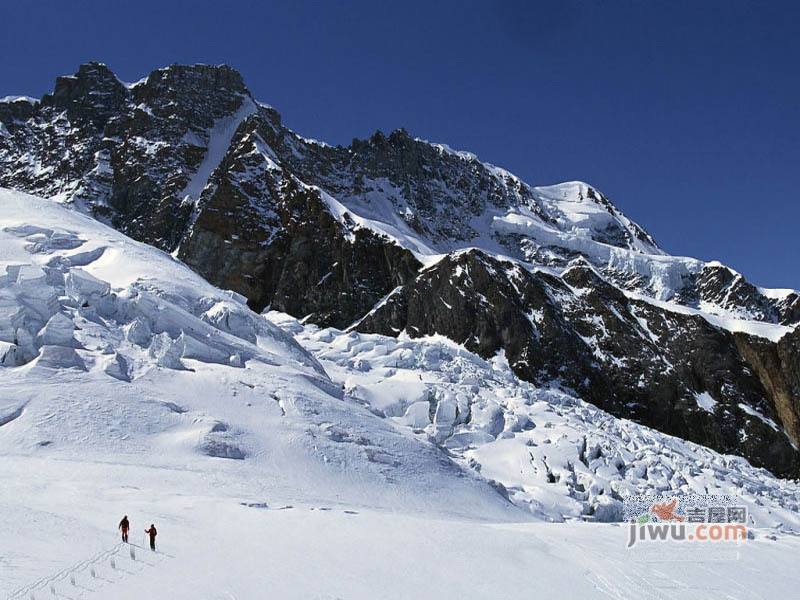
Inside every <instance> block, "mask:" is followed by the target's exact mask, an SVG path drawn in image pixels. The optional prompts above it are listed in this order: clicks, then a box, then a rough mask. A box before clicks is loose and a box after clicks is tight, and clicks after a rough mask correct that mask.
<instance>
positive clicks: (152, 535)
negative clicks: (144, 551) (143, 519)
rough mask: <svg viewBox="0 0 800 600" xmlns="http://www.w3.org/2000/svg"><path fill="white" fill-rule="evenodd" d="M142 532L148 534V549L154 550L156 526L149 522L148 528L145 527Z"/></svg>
mask: <svg viewBox="0 0 800 600" xmlns="http://www.w3.org/2000/svg"><path fill="white" fill-rule="evenodd" d="M144 532H145V533H146V534H147V535H149V536H150V550H152V551H153V552H155V551H156V536H157V535H158V531H156V526H155V525H153V524H152V523H150V529H145V530H144Z"/></svg>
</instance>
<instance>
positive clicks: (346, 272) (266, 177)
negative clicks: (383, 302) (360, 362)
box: [180, 118, 420, 328]
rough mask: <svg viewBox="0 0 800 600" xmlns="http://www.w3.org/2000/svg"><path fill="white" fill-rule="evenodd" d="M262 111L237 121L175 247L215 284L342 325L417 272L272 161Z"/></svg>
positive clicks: (258, 303) (257, 305)
mask: <svg viewBox="0 0 800 600" xmlns="http://www.w3.org/2000/svg"><path fill="white" fill-rule="evenodd" d="M264 129H265V126H264V124H263V122H262V120H261V119H259V118H253V119H250V120H248V121H247V122H246V123H244V124H243V125H242V126H241V127H240V130H239V132H238V133H237V138H236V139H235V140H234V143H233V144H232V146H231V150H230V152H229V153H228V156H227V157H226V158H225V160H224V162H223V164H222V165H221V166H220V168H219V170H218V172H217V174H216V175H215V177H214V178H213V180H212V185H211V186H210V187H209V188H208V189H207V190H206V193H204V195H203V197H202V199H201V202H200V205H199V209H198V216H197V219H196V220H195V222H194V224H193V226H192V230H191V233H190V234H189V236H188V238H187V240H186V241H185V242H184V243H183V245H182V246H181V249H180V257H181V258H182V259H183V260H184V261H185V262H186V263H187V264H189V265H190V266H192V267H193V268H194V269H195V270H197V271H198V272H199V273H201V274H202V275H204V276H205V277H206V278H207V279H209V280H210V281H213V282H214V283H216V284H217V285H221V286H223V287H227V288H230V289H235V290H237V291H239V292H241V293H243V294H244V295H246V296H247V298H248V299H249V300H250V304H251V306H253V308H254V309H256V310H262V309H263V308H265V307H267V306H269V307H271V308H274V309H276V310H282V311H285V312H289V313H291V314H295V315H298V316H303V317H308V318H310V319H311V320H312V321H313V322H315V323H319V324H321V325H324V326H336V327H340V328H344V327H346V326H348V325H349V324H351V323H352V322H353V321H355V320H356V319H357V318H358V317H360V316H362V315H363V314H365V313H366V312H368V311H369V310H370V309H371V308H372V307H373V306H374V305H375V304H376V303H377V302H378V301H379V300H380V299H381V298H382V297H383V296H385V295H386V294H387V293H389V292H390V291H391V290H392V289H394V288H395V287H397V286H399V285H402V284H403V283H404V282H405V281H407V280H409V279H410V278H411V277H413V275H414V274H415V273H416V271H417V269H418V268H419V266H420V264H419V263H418V262H417V260H416V259H415V258H414V257H413V255H412V254H411V253H410V252H409V251H408V250H404V249H403V248H401V247H400V246H397V245H396V244H394V243H392V242H391V241H390V240H388V239H386V238H383V237H381V236H379V235H376V234H375V233H373V232H371V231H370V230H368V229H364V228H359V227H355V226H354V223H352V222H350V223H348V222H347V220H344V222H339V221H337V220H336V219H335V218H334V216H333V215H332V214H331V212H330V211H329V210H328V207H327V205H326V204H325V202H324V200H323V197H322V193H321V192H320V191H319V190H318V189H315V188H311V187H309V186H307V185H305V184H303V183H302V182H301V181H299V180H298V179H297V178H295V177H294V176H293V175H292V174H291V173H290V172H289V171H287V170H286V169H283V168H281V167H279V166H277V165H276V164H275V163H274V162H273V161H272V159H271V158H270V157H269V155H268V153H265V152H264V151H265V150H266V148H267V147H266V146H265V145H264V143H263V139H262V134H264V133H265V131H264Z"/></svg>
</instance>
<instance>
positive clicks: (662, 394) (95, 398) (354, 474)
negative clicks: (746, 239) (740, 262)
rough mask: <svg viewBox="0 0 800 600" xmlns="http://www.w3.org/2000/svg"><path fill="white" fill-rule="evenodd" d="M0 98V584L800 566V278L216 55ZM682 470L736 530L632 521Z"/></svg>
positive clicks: (186, 593) (518, 585)
mask: <svg viewBox="0 0 800 600" xmlns="http://www.w3.org/2000/svg"><path fill="white" fill-rule="evenodd" d="M0 126H1V127H0V185H2V186H3V187H0V540H2V543H0V598H9V599H10V600H36V599H42V598H66V599H70V600H77V599H79V598H80V599H92V598H98V599H112V600H115V599H121V600H124V599H127V598H138V597H141V596H142V595H147V596H149V597H152V598H169V599H171V600H183V599H186V600H190V599H191V600H196V599H200V598H203V599H205V598H208V599H215V600H216V599H218V600H260V599H262V598H280V599H284V598H286V599H294V598H297V599H319V600H333V599H348V600H349V599H376V598H387V599H418V598H419V599H427V598H431V599H437V600H440V599H451V598H452V599H456V598H465V599H473V598H475V599H492V600H494V599H511V598H525V599H528V598H567V599H569V598H612V599H628V598H630V599H634V598H637V599H638V598H648V599H658V600H661V599H664V600H666V599H673V598H680V599H683V598H689V599H695V598H696V599H708V600H711V599H714V600H716V599H719V598H730V599H741V600H745V599H759V598H765V599H766V598H769V599H772V598H791V597H794V596H795V595H796V593H797V589H798V587H800V572H798V570H797V564H798V559H800V481H798V479H797V473H799V472H800V471H798V468H799V467H798V465H800V458H798V456H800V452H798V449H797V439H798V435H800V417H798V409H797V406H798V405H800V404H798V399H797V397H796V390H795V391H794V392H792V389H793V388H792V385H793V383H792V382H793V381H794V380H793V379H792V377H795V376H796V374H797V373H798V370H797V364H798V357H800V351H798V348H799V347H800V343H798V341H797V340H798V335H797V332H796V325H797V323H798V322H800V297H799V296H798V294H797V292H795V291H793V290H766V289H761V288H757V287H755V286H752V285H751V284H749V283H747V282H746V280H745V279H744V278H743V277H742V276H741V275H740V274H738V273H736V272H735V271H733V270H731V269H729V268H728V267H725V266H724V265H721V264H719V263H707V262H703V261H699V260H695V259H692V258H686V257H676V256H671V255H669V254H667V253H666V252H665V251H664V250H663V249H661V248H660V247H659V246H658V245H657V244H656V242H655V240H654V239H653V238H652V237H651V236H650V235H649V234H647V233H646V232H645V231H644V230H643V229H642V228H641V227H640V226H638V225H637V224H636V223H634V222H633V221H631V220H630V219H628V218H627V217H626V216H625V215H623V214H622V213H621V212H620V211H619V210H617V209H616V208H615V207H614V206H613V205H612V204H611V202H610V201H609V200H608V199H607V198H606V197H605V196H603V195H602V194H600V193H599V192H598V191H597V190H595V189H593V188H592V187H591V186H589V185H587V184H584V183H580V182H569V183H563V184H558V185H555V186H546V187H530V186H528V185H527V184H525V183H524V182H522V181H520V180H519V179H518V178H516V177H515V176H513V175H512V174H510V173H508V172H507V171H504V170H503V169H500V168H498V167H494V166H492V165H489V164H486V163H482V162H480V161H479V160H477V158H476V157H475V156H474V155H471V154H469V153H466V152H458V151H454V150H452V149H450V148H449V147H447V146H445V145H443V144H432V143H429V142H426V141H424V140H420V139H417V138H412V137H410V136H409V135H408V134H406V133H405V132H403V131H398V132H395V133H393V134H391V135H390V136H388V137H386V136H383V135H382V134H380V135H379V134H376V135H375V136H373V138H370V139H369V140H362V141H354V143H353V146H351V147H350V148H341V147H336V148H334V147H331V146H328V145H326V144H323V143H321V142H317V141H315V140H310V139H307V138H303V137H301V136H299V135H297V134H295V133H294V132H292V131H290V130H288V129H287V128H285V127H284V126H283V125H282V124H281V123H280V117H279V115H277V113H276V112H275V111H274V109H272V108H270V107H268V106H266V105H263V104H261V103H258V102H256V101H255V100H254V99H253V98H252V97H251V96H250V95H249V92H248V91H247V89H246V88H245V87H244V84H243V83H242V82H241V80H240V77H239V76H238V74H237V73H235V72H234V71H233V70H232V69H230V68H227V67H207V66H198V65H195V66H188V67H182V66H173V67H167V68H165V69H160V70H157V71H154V72H153V73H151V74H150V76H149V77H147V78H145V79H143V80H142V81H140V82H137V83H135V84H123V83H122V82H120V81H118V80H117V79H116V77H114V76H113V74H111V72H110V71H109V70H108V69H107V67H105V66H104V65H100V64H98V63H92V64H90V65H84V66H82V67H81V69H80V70H79V72H78V73H76V75H74V76H69V77H63V78H59V81H58V82H57V85H56V90H55V91H54V93H53V94H52V95H48V96H46V97H45V98H44V99H43V100H41V101H40V100H36V99H30V98H27V97H25V98H22V97H9V98H6V99H3V100H0ZM156 193H158V194H160V195H159V196H158V198H159V199H158V201H157V202H156V201H152V202H151V200H152V198H153V197H154V196H153V194H156ZM309 248H311V250H309ZM502 319H506V320H502ZM582 386H583V387H582ZM793 393H794V394H795V395H794V396H793V395H792V394H793ZM651 397H653V398H657V399H658V402H660V403H661V405H664V404H668V403H672V404H671V406H672V408H673V409H674V410H673V411H672V412H670V413H669V414H668V415H666V416H664V414H663V413H661V412H659V404H658V403H656V402H654V403H651V404H648V399H649V398H651ZM667 494H700V495H711V496H732V497H735V498H736V499H737V502H739V503H740V504H742V505H744V506H746V508H747V511H748V519H749V520H748V527H749V536H748V539H747V540H746V541H744V542H742V543H740V544H730V543H724V544H723V543H708V544H698V543H695V544H686V543H683V544H681V543H677V542H675V543H666V544H653V545H651V546H648V547H643V546H641V545H640V546H638V547H635V548H631V549H629V548H627V542H628V524H627V523H625V522H623V503H624V500H625V498H627V497H630V496H636V495H648V496H653V497H656V496H662V495H667ZM123 514H127V515H128V516H129V518H130V520H131V523H132V530H131V539H130V542H131V544H130V545H123V544H120V543H119V539H118V538H119V534H118V532H117V531H116V524H117V523H118V522H119V520H120V518H121V517H122V515H123ZM151 523H155V524H156V526H157V527H158V531H159V535H158V542H157V543H158V551H157V552H155V553H153V552H151V551H150V550H149V548H147V543H146V540H145V533H144V530H145V529H146V528H147V527H149V526H150V524H151Z"/></svg>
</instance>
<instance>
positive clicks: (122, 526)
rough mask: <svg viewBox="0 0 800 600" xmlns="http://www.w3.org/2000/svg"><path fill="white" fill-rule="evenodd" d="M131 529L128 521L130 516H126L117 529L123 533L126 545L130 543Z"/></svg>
mask: <svg viewBox="0 0 800 600" xmlns="http://www.w3.org/2000/svg"><path fill="white" fill-rule="evenodd" d="M130 528H131V524H130V522H129V521H128V515H125V516H124V517H122V521H120V522H119V526H118V527H117V529H119V530H120V531H121V532H122V541H123V542H125V543H126V544H127V543H128V530H129V529H130Z"/></svg>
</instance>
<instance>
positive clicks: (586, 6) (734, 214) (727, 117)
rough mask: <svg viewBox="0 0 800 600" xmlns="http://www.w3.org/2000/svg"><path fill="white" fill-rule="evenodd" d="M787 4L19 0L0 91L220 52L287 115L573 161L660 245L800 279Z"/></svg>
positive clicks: (503, 158)
mask: <svg viewBox="0 0 800 600" xmlns="http://www.w3.org/2000/svg"><path fill="white" fill-rule="evenodd" d="M798 22H800V4H798V3H789V2H787V3H783V2H779V1H773V2H747V1H744V0H742V1H738V2H736V1H727V2H723V1H713V0H705V1H703V2H697V1H692V2H684V1H682V0H672V1H669V2H666V1H664V2H662V1H656V0H653V1H650V2H648V1H645V0H641V1H625V0H619V1H615V2H590V1H583V2H578V1H574V0H561V1H555V0H554V1H545V2H535V1H534V2H518V1H508V2H501V3H497V4H492V3H489V2H469V1H462V2H452V3H451V2H431V1H427V2H419V3H418V2H410V1H404V2H395V3H384V2H321V1H320V2H300V1H294V2H266V1H265V2H219V1H217V2H204V1H199V0H198V1H195V2H147V1H138V2H135V3H123V2H113V1H112V2H109V1H106V2H91V1H84V2H71V3H67V2H51V3H47V2H36V1H31V2H15V3H5V4H4V6H3V10H2V17H1V18H0V56H2V57H3V58H2V60H1V61H0V96H3V95H6V94H29V95H34V96H40V95H41V94H42V93H44V92H46V91H48V90H49V89H51V88H52V84H53V80H54V79H55V77H56V76H57V75H59V74H65V73H72V72H74V71H75V69H76V68H77V66H78V64H80V63H81V62H85V61H88V60H100V61H102V62H105V63H107V64H108V65H109V66H110V67H111V68H112V69H113V70H114V71H115V72H116V73H117V74H118V75H119V76H120V77H121V78H122V79H125V80H131V81H132V80H136V79H139V78H140V77H142V76H143V75H145V74H146V73H148V72H149V71H150V70H152V69H154V68H156V67H159V66H163V65H166V64H169V63H173V62H205V63H223V62H225V63H229V64H231V65H232V66H234V67H236V68H238V69H239V70H240V71H241V72H242V74H243V75H244V78H245V81H246V82H247V84H248V86H249V87H250V89H251V90H252V91H253V92H254V94H255V95H256V96H257V97H258V98H259V99H260V100H262V101H264V102H267V103H269V104H272V105H273V106H275V107H276V108H277V109H278V110H279V111H280V112H281V113H282V114H283V117H284V121H285V122H286V123H287V124H288V125H289V126H290V127H292V128H294V129H295V130H297V131H299V132H300V133H302V134H304V135H307V136H311V137H315V138H319V139H322V140H325V141H328V142H331V143H341V144H348V143H349V142H350V140H351V139H352V138H353V137H365V136H368V135H370V134H371V133H372V132H373V131H374V130H376V129H382V130H384V131H390V130H392V129H395V128H398V127H405V128H406V129H408V130H409V132H410V133H412V134H413V135H416V136H419V137H422V138H426V139H430V140H434V141H442V142H446V143H448V144H449V145H451V146H453V147H454V148H459V149H467V150H470V151H473V152H475V153H476V154H478V155H479V156H480V157H481V158H482V159H483V160H486V161H489V162H492V163H495V164H498V165H501V166H503V167H506V168H508V169H510V170H511V171H513V172H515V173H517V174H518V175H520V176H521V177H523V178H524V179H525V180H526V181H528V182H529V183H533V184H547V183H554V182H557V181H563V180H572V179H580V180H584V181H587V182H589V183H592V184H593V185H595V186H597V187H598V188H599V189H601V190H602V191H603V192H604V193H606V194H607V195H608V196H609V197H611V198H612V200H613V201H614V202H615V203H616V204H617V205H618V206H619V207H621V208H622V209H623V210H624V211H625V212H626V213H627V214H628V215H629V216H630V217H631V218H633V219H635V220H636V221H638V222H639V223H640V224H642V225H643V226H644V227H645V228H646V229H647V230H649V231H650V232H651V233H653V235H655V237H656V239H657V240H658V241H659V242H660V243H661V245H662V246H663V247H664V248H665V249H667V250H668V251H669V252H671V253H674V254H686V255H691V256H697V257H700V258H704V259H717V260H721V261H723V262H725V263H727V264H729V265H730V266H732V267H734V268H736V269H738V270H739V271H741V272H742V273H744V274H745V275H746V276H747V277H748V278H749V279H751V280H752V281H753V282H754V283H757V284H759V285H769V286H773V287H795V288H800V262H798V255H799V254H800V253H798V224H799V223H800V202H799V201H798V200H799V197H798V191H800V190H799V189H798V184H797V182H796V177H795V176H796V174H797V173H798V167H799V166H800V68H798V65H800V41H798V36H797V34H796V26H797V23H798Z"/></svg>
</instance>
